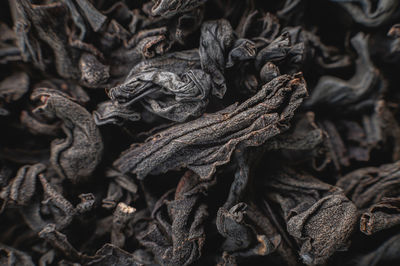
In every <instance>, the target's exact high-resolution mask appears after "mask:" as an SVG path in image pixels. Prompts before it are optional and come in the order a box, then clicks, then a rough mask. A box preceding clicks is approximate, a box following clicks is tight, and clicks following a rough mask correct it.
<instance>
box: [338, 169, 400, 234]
mask: <svg viewBox="0 0 400 266" xmlns="http://www.w3.org/2000/svg"><path fill="white" fill-rule="evenodd" d="M336 185H337V186H339V187H341V188H343V190H344V191H345V193H346V195H347V197H349V198H350V199H351V200H352V201H353V202H354V203H355V205H356V206H357V208H359V210H360V212H361V213H362V216H361V220H360V230H361V231H362V232H363V233H365V234H367V235H371V234H374V233H376V232H378V231H381V230H384V229H388V228H391V227H393V226H395V225H398V224H400V209H399V201H400V197H399V196H400V163H399V162H395V163H393V164H387V165H382V166H380V167H379V168H375V167H368V168H362V169H359V170H356V171H353V172H351V173H349V174H347V175H346V176H344V177H342V178H341V179H339V181H338V182H337V184H336Z"/></svg>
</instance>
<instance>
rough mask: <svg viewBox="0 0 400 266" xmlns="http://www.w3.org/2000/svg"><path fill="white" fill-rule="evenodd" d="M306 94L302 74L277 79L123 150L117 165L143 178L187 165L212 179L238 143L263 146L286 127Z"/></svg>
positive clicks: (118, 167) (122, 169)
mask: <svg viewBox="0 0 400 266" xmlns="http://www.w3.org/2000/svg"><path fill="white" fill-rule="evenodd" d="M306 95H307V90H306V87H305V82H304V80H303V78H302V77H301V75H295V76H288V75H282V76H280V77H278V78H275V79H274V80H272V81H271V82H269V83H268V84H266V85H264V86H263V88H262V89H261V90H260V91H259V92H258V93H257V94H256V95H254V96H253V97H252V98H250V99H249V100H247V101H246V102H244V103H242V104H241V105H239V106H237V105H232V106H230V107H228V108H226V109H224V110H222V111H220V112H218V113H215V114H206V115H203V117H201V118H199V119H197V120H194V121H191V122H187V123H185V124H181V125H177V126H173V127H171V128H169V129H167V130H165V131H162V132H160V133H158V134H156V135H154V136H152V137H150V138H149V140H148V141H147V142H145V143H143V144H141V145H136V146H135V145H134V146H132V147H131V148H130V149H128V150H127V151H125V152H124V153H123V154H122V155H121V156H120V157H119V159H118V160H116V161H115V162H114V166H115V167H116V168H117V169H118V170H120V171H121V172H123V173H126V172H132V173H135V174H137V177H138V178H139V179H143V178H145V177H146V176H147V175H148V174H150V173H151V174H157V173H162V172H165V171H168V170H171V169H175V168H179V167H187V168H189V169H191V170H192V171H194V172H195V173H197V174H198V175H199V176H200V177H201V178H210V177H211V176H212V174H213V173H214V172H215V169H216V167H217V166H218V165H223V164H226V163H227V162H228V161H229V158H230V156H231V154H232V152H233V150H234V149H235V148H236V147H237V146H238V145H239V144H241V145H243V146H244V147H245V146H259V145H261V144H263V143H264V142H265V141H266V140H268V139H270V138H272V137H274V136H276V135H277V134H279V133H281V132H283V131H285V130H286V129H287V125H288V121H289V120H290V119H291V117H292V116H293V113H294V111H295V110H296V109H297V108H298V106H299V105H300V104H301V102H302V101H303V98H304V97H305V96H306Z"/></svg>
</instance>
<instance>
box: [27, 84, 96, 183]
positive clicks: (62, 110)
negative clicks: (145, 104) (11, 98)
mask: <svg viewBox="0 0 400 266" xmlns="http://www.w3.org/2000/svg"><path fill="white" fill-rule="evenodd" d="M31 98H32V99H33V100H36V99H40V100H41V101H42V103H43V105H41V106H39V107H37V108H36V110H40V111H44V112H46V113H50V114H52V115H54V116H56V117H57V118H59V119H61V120H62V121H63V124H62V129H63V131H64V133H65V135H66V137H67V138H66V139H64V140H61V139H57V140H54V141H53V142H52V148H51V158H50V161H51V163H52V166H53V167H54V169H55V170H56V171H57V173H58V174H59V175H60V176H61V177H64V178H68V179H70V180H71V181H73V182H78V181H79V179H80V178H81V177H88V176H90V175H91V174H92V172H93V170H94V169H95V168H96V166H97V164H98V163H99V162H100V160H101V156H102V152H103V142H102V139H101V135H100V131H99V129H98V128H97V126H96V124H95V123H94V121H93V118H92V116H91V115H90V113H89V112H88V111H86V109H85V108H83V107H82V106H80V105H78V104H77V103H75V102H73V101H72V100H71V99H70V98H68V97H67V96H66V95H64V94H62V93H60V92H58V91H55V90H51V89H38V90H35V91H34V92H33V93H32V95H31Z"/></svg>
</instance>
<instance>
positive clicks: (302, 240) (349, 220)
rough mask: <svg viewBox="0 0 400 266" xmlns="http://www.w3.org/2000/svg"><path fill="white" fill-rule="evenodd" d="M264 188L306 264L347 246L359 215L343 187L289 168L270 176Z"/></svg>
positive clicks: (320, 262) (313, 263) (327, 256)
mask: <svg viewBox="0 0 400 266" xmlns="http://www.w3.org/2000/svg"><path fill="white" fill-rule="evenodd" d="M265 191H266V193H265V197H266V198H267V199H269V200H270V201H271V202H273V203H275V204H278V206H279V207H280V210H281V216H282V218H283V219H284V220H285V222H286V226H287V232H288V233H289V234H290V235H291V236H292V237H293V238H294V239H295V240H296V241H297V242H298V244H299V245H300V250H299V255H300V256H301V258H302V259H303V262H304V263H305V264H307V265H317V264H323V263H326V261H327V260H328V258H329V257H330V256H332V255H333V254H334V253H335V252H336V251H337V250H342V249H343V248H346V247H347V246H348V244H349V238H350V236H351V234H352V233H353V230H354V227H355V225H356V223H357V218H358V215H357V208H356V206H354V204H353V203H352V202H351V201H349V200H348V199H347V198H346V196H345V195H344V193H343V191H342V190H341V189H340V188H338V187H334V186H331V185H329V184H327V183H323V182H322V181H320V180H318V179H316V178H314V177H312V176H310V175H308V174H303V173H298V172H295V171H294V170H291V169H287V170H284V171H278V172H276V173H275V174H271V175H269V176H268V179H267V180H266V182H265Z"/></svg>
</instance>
